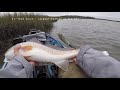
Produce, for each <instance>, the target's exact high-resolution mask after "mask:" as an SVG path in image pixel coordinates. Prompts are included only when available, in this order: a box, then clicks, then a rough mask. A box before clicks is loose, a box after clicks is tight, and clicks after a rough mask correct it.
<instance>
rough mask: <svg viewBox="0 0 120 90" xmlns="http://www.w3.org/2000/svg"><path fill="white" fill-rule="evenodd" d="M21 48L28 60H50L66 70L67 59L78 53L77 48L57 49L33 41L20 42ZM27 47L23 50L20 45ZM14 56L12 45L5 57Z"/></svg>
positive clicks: (8, 58) (22, 53) (21, 52)
mask: <svg viewBox="0 0 120 90" xmlns="http://www.w3.org/2000/svg"><path fill="white" fill-rule="evenodd" d="M20 45H21V49H20V50H19V52H20V54H21V55H22V56H28V57H29V59H30V60H33V61H37V62H51V63H54V64H56V65H57V66H58V67H59V68H61V69H63V70H64V71H67V69H68V66H69V61H68V59H70V58H73V57H76V56H77V54H78V53H79V49H78V50H67V51H62V50H57V49H53V48H50V47H47V46H45V45H42V44H39V43H35V42H23V43H20ZM27 46H28V47H29V46H31V49H30V50H28V51H24V49H23V48H22V47H27ZM13 56H14V46H13V47H11V48H10V49H9V50H8V51H7V52H6V53H5V57H6V58H7V60H11V59H12V58H13Z"/></svg>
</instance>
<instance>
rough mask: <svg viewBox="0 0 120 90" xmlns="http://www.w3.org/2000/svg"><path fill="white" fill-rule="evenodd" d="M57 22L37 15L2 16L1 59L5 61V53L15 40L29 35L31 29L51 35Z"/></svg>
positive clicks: (0, 18) (0, 33) (0, 19)
mask: <svg viewBox="0 0 120 90" xmlns="http://www.w3.org/2000/svg"><path fill="white" fill-rule="evenodd" d="M45 19H46V20H45ZM55 21H57V20H54V19H50V17H49V16H45V15H35V14H34V13H31V14H28V13H19V14H18V13H14V14H13V15H11V14H5V15H3V16H0V54H1V55H0V59H1V60H2V59H3V55H4V53H5V51H6V50H7V49H8V48H9V47H11V46H12V43H11V42H12V39H13V38H16V37H18V36H19V35H25V34H28V33H29V31H30V29H37V30H41V31H44V32H48V33H49V32H50V31H51V29H52V28H53V23H54V22H55ZM1 60H0V61H1Z"/></svg>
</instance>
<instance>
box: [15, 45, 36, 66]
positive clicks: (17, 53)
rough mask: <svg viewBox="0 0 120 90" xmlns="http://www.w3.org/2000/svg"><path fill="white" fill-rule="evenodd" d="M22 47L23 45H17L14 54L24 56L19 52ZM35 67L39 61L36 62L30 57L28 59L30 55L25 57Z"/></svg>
mask: <svg viewBox="0 0 120 90" xmlns="http://www.w3.org/2000/svg"><path fill="white" fill-rule="evenodd" d="M20 48H21V46H20V45H16V46H15V47H14V55H15V56H19V55H20V56H22V55H21V54H20V52H19V49H20ZM24 58H25V59H26V60H27V61H28V62H29V63H30V64H31V65H32V66H33V67H35V66H36V65H37V64H38V63H37V62H35V61H32V60H30V59H28V57H24Z"/></svg>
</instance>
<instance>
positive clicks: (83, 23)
mask: <svg viewBox="0 0 120 90" xmlns="http://www.w3.org/2000/svg"><path fill="white" fill-rule="evenodd" d="M57 33H62V34H63V35H64V36H65V37H66V38H67V39H68V40H69V41H70V42H71V43H72V44H73V45H75V46H76V47H79V46H80V45H81V43H82V42H85V43H87V44H90V45H91V46H92V47H93V48H95V49H98V50H107V51H108V52H109V54H110V55H111V56H112V57H114V58H116V59H118V60H120V22H112V21H105V20H92V19H79V20H69V19H64V20H58V21H57V22H55V23H54V28H53V30H52V31H51V34H52V35H53V36H55V37H56V38H58V37H57Z"/></svg>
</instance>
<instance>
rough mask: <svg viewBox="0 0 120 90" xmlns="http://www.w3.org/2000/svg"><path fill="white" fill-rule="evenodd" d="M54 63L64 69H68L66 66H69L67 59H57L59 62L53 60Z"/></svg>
mask: <svg viewBox="0 0 120 90" xmlns="http://www.w3.org/2000/svg"><path fill="white" fill-rule="evenodd" d="M55 64H56V65H57V66H58V67H59V68H61V69H62V70H64V71H67V70H68V67H69V61H68V60H62V61H59V62H55Z"/></svg>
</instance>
